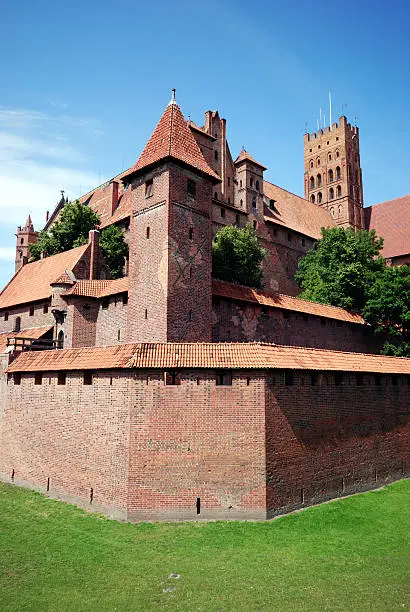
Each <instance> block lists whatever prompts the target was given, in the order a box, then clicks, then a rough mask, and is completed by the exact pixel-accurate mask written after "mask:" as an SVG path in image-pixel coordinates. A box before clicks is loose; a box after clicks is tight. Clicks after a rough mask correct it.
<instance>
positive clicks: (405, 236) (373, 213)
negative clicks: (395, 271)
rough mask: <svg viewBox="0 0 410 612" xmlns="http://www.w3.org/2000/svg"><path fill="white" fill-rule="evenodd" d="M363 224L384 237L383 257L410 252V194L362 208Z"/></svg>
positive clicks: (397, 255)
mask: <svg viewBox="0 0 410 612" xmlns="http://www.w3.org/2000/svg"><path fill="white" fill-rule="evenodd" d="M364 225H365V228H366V229H367V230H372V229H374V230H376V234H377V236H381V237H382V238H384V244H383V249H382V253H381V254H382V255H383V257H386V258H389V257H399V256H400V255H408V254H409V253H410V195H407V196H403V197H402V198H396V199H395V200H389V201H388V202H381V203H380V204H375V205H374V206H368V207H367V208H365V209H364Z"/></svg>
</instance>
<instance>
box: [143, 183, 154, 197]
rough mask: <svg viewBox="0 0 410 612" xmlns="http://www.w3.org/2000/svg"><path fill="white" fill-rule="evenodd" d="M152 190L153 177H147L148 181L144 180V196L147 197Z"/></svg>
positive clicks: (150, 194)
mask: <svg viewBox="0 0 410 612" xmlns="http://www.w3.org/2000/svg"><path fill="white" fill-rule="evenodd" d="M153 192H154V181H153V179H149V180H148V181H145V197H146V198H149V197H151V196H152V194H153Z"/></svg>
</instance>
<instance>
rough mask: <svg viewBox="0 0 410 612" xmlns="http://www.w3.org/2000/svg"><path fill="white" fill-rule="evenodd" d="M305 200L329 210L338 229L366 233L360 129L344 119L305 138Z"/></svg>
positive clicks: (341, 118)
mask: <svg viewBox="0 0 410 612" xmlns="http://www.w3.org/2000/svg"><path fill="white" fill-rule="evenodd" d="M304 157H305V198H306V199H307V200H309V201H310V202H313V203H314V204H317V205H318V206H321V207H322V208H326V209H327V210H328V211H329V212H330V214H331V215H332V217H333V218H334V220H335V222H336V223H337V225H340V226H342V227H349V226H350V227H353V228H354V229H356V230H357V229H363V227H364V220H363V186H362V171H361V168H360V150H359V128H358V127H355V126H352V125H350V123H348V122H347V119H346V117H345V116H342V117H340V119H339V123H334V124H333V125H332V127H331V128H330V127H326V128H325V129H324V130H319V132H318V133H317V134H315V133H313V134H305V137H304Z"/></svg>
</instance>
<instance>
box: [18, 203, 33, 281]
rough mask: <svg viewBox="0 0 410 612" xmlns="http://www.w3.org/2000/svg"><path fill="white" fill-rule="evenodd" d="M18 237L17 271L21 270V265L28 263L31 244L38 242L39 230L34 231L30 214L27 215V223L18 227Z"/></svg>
mask: <svg viewBox="0 0 410 612" xmlns="http://www.w3.org/2000/svg"><path fill="white" fill-rule="evenodd" d="M16 237H17V242H16V259H15V272H17V271H18V270H20V268H21V266H24V264H25V263H27V261H28V258H29V257H30V252H29V245H30V244H33V243H34V242H37V238H38V232H35V231H34V226H33V222H32V221H31V217H30V215H29V216H28V217H27V221H26V223H25V225H24V226H23V227H20V226H19V227H18V228H17V234H16Z"/></svg>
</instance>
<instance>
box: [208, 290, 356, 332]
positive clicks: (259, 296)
mask: <svg viewBox="0 0 410 612" xmlns="http://www.w3.org/2000/svg"><path fill="white" fill-rule="evenodd" d="M212 294H213V295H216V296H219V297H224V298H228V299H231V300H239V301H242V302H252V303H254V304H255V303H256V304H261V305H263V306H271V307H272V308H283V309H284V310H293V311H294V312H304V313H306V314H312V315H316V316H318V317H326V318H327V319H337V320H339V321H347V322H348V323H359V324H362V325H364V324H365V322H364V319H363V318H362V317H361V316H360V315H359V314H356V313H354V312H349V311H348V310H344V309H343V308H337V307H336V306H329V305H328V304H318V303H316V302H308V301H307V300H301V299H300V298H296V297H292V296H290V295H284V294H282V293H277V294H268V293H263V292H262V291H257V290H256V289H252V288H251V287H244V286H243V285H235V284H233V283H226V282H223V281H218V280H214V281H213V282H212Z"/></svg>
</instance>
